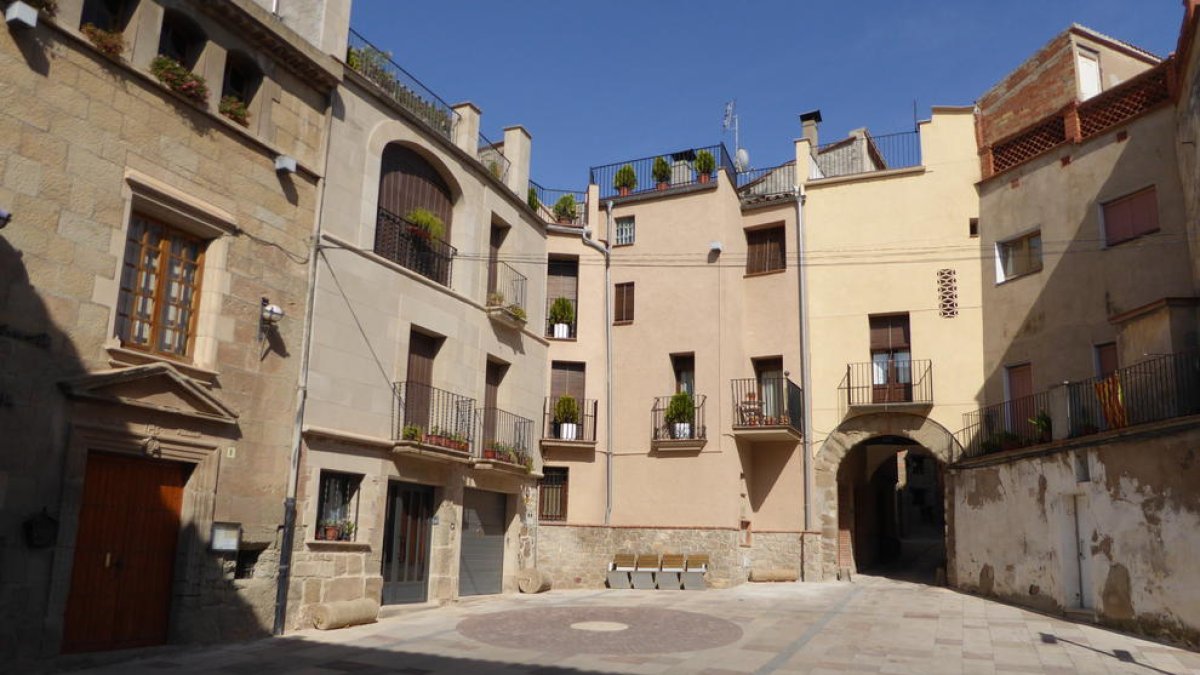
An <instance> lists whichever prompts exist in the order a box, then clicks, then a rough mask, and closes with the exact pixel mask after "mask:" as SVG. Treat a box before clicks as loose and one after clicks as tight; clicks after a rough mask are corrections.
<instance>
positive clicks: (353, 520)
mask: <svg viewBox="0 0 1200 675" xmlns="http://www.w3.org/2000/svg"><path fill="white" fill-rule="evenodd" d="M361 483H362V476H359V475H355V474H349V473H336V472H333V471H322V472H321V482H320V493H319V494H318V496H317V532H316V539H320V540H324V541H354V538H355V534H356V531H357V530H358V488H359V485H360V484H361Z"/></svg>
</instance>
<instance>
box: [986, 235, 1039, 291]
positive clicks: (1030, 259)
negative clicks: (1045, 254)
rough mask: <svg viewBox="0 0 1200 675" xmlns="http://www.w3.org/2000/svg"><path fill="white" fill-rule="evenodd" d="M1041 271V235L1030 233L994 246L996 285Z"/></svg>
mask: <svg viewBox="0 0 1200 675" xmlns="http://www.w3.org/2000/svg"><path fill="white" fill-rule="evenodd" d="M1041 270H1042V233H1041V231H1040V230H1039V231H1037V232H1031V233H1029V234H1025V235H1022V236H1020V237H1017V238H1016V239H1010V240H1008V241H1002V242H998V243H997V244H996V283H1000V282H1002V281H1008V280H1009V279H1015V278H1016V277H1020V276H1024V275H1026V274H1033V273H1034V272H1040V271H1041Z"/></svg>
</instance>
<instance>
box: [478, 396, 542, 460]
mask: <svg viewBox="0 0 1200 675" xmlns="http://www.w3.org/2000/svg"><path fill="white" fill-rule="evenodd" d="M478 417H479V439H480V443H479V446H478V448H477V449H476V452H475V453H474V454H475V457H476V458H479V459H488V460H496V461H501V462H508V463H509V464H516V465H518V466H528V462H529V461H530V459H531V455H530V454H529V448H530V443H532V441H533V420H531V419H529V418H526V417H521V416H520V415H516V414H513V413H510V412H508V411H506V410H501V409H500V408H481V409H479V411H478Z"/></svg>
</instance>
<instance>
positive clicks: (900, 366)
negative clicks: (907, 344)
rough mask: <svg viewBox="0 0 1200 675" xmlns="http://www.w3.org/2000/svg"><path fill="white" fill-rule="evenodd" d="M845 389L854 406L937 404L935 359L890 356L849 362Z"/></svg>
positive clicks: (843, 381) (847, 400)
mask: <svg viewBox="0 0 1200 675" xmlns="http://www.w3.org/2000/svg"><path fill="white" fill-rule="evenodd" d="M839 389H843V390H845V392H846V394H845V396H846V402H847V403H848V404H849V405H851V406H861V405H885V404H889V403H892V404H894V403H914V404H931V403H933V362H932V361H929V360H928V359H917V360H914V359H895V358H893V359H887V360H882V359H881V360H879V361H868V362H866V363H848V364H846V378H845V379H844V380H842V385H841V386H840V387H839Z"/></svg>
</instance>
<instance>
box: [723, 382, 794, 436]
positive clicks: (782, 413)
mask: <svg viewBox="0 0 1200 675" xmlns="http://www.w3.org/2000/svg"><path fill="white" fill-rule="evenodd" d="M729 384H730V388H731V389H732V390H733V426H734V428H743V427H747V428H752V427H783V426H786V427H791V428H793V429H795V430H797V431H800V432H801V433H803V431H804V390H802V389H801V388H800V386H799V385H797V384H796V383H795V382H792V381H791V380H789V379H788V378H786V377H760V378H753V377H745V378H740V379H736V380H730V381H729Z"/></svg>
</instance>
